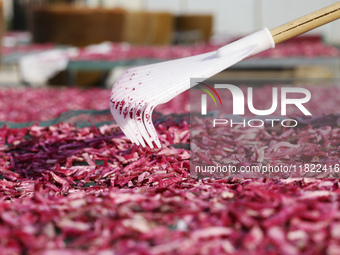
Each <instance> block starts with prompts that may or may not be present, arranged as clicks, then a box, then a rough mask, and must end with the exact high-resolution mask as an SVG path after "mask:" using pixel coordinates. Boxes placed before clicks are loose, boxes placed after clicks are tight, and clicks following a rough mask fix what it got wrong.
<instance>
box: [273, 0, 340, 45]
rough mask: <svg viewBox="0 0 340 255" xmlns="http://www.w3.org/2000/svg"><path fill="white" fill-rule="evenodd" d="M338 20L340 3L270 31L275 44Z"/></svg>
mask: <svg viewBox="0 0 340 255" xmlns="http://www.w3.org/2000/svg"><path fill="white" fill-rule="evenodd" d="M339 18H340V2H337V3H335V4H332V5H330V6H327V7H325V8H323V9H320V10H318V11H315V12H312V13H310V14H307V15H305V16H303V17H301V18H298V19H296V20H293V21H290V22H288V23H286V24H283V25H281V26H279V27H276V28H274V29H272V30H270V33H271V35H272V37H273V39H274V42H275V44H278V43H280V42H283V41H286V40H288V39H290V38H292V37H294V36H297V35H300V34H303V33H305V32H307V31H309V30H312V29H314V28H317V27H320V26H322V25H324V24H327V23H329V22H331V21H333V20H336V19H339Z"/></svg>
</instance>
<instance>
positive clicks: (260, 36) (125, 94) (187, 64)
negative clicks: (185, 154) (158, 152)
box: [110, 28, 275, 148]
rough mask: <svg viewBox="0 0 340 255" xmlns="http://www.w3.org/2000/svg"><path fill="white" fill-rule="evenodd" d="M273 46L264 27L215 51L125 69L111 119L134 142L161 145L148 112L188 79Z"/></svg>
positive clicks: (115, 90)
mask: <svg viewBox="0 0 340 255" xmlns="http://www.w3.org/2000/svg"><path fill="white" fill-rule="evenodd" d="M274 46H275V44H274V41H273V38H272V36H271V34H270V32H269V30H268V29H267V28H265V29H263V30H260V31H258V32H256V33H254V34H251V35H249V36H247V37H244V38H242V39H240V40H238V41H236V42H233V43H231V44H228V45H227V46H224V47H222V48H220V49H219V50H217V51H213V52H208V53H205V54H201V55H196V56H192V57H187V58H182V59H177V60H172V61H166V62H162V63H157V64H152V65H146V66H141V67H136V68H131V69H129V70H127V71H126V72H125V73H124V74H123V75H122V76H121V77H120V78H119V79H118V80H117V81H116V83H115V85H114V86H113V89H112V93H111V98H110V108H111V112H112V115H113V116H114V119H115V120H116V122H117V123H118V125H119V126H120V127H121V129H122V131H123V132H124V134H125V135H126V136H127V137H128V138H129V139H130V140H131V141H132V142H133V143H136V144H137V145H139V144H141V145H142V146H145V145H146V144H148V145H149V146H150V147H151V148H153V142H154V143H155V144H156V145H157V147H159V148H160V147H161V143H160V141H159V139H158V135H157V132H156V130H155V128H154V126H153V124H152V112H153V109H154V108H155V107H156V106H157V105H158V104H163V103H166V102H168V101H169V100H171V99H172V98H174V97H176V96H177V95H179V94H180V93H182V92H184V91H186V90H188V89H189V88H190V78H191V77H195V78H209V77H211V76H213V75H215V74H217V73H219V72H221V71H222V70H224V69H226V68H228V67H229V66H231V65H233V64H235V63H237V62H239V61H241V60H242V59H244V58H246V57H248V56H251V55H253V54H257V53H259V52H261V51H263V50H267V49H269V48H273V47H274Z"/></svg>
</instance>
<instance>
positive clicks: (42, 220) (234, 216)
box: [0, 88, 340, 254]
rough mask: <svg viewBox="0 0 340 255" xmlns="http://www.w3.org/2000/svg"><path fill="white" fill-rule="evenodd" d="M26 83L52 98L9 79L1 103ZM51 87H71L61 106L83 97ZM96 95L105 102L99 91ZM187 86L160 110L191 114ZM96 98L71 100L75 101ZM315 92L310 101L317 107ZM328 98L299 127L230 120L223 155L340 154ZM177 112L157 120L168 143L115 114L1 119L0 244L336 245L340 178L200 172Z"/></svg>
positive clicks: (156, 248)
mask: <svg viewBox="0 0 340 255" xmlns="http://www.w3.org/2000/svg"><path fill="white" fill-rule="evenodd" d="M23 91H25V92H26V94H27V95H29V97H31V98H34V101H35V100H38V98H39V100H40V101H41V102H39V103H42V104H43V103H44V102H45V101H47V98H44V97H40V96H39V95H42V94H45V95H46V96H47V95H48V94H49V93H50V92H48V91H47V90H44V89H37V90H33V89H25V90H18V91H17V92H15V90H10V89H8V90H4V91H3V92H2V94H1V95H3V96H1V100H0V101H2V100H3V99H4V100H5V97H6V96H9V95H11V96H12V97H13V98H14V97H15V96H14V94H15V93H17V95H18V96H17V98H20V95H21V96H22V95H24V94H25V93H23ZM52 91H53V93H61V94H62V95H64V96H58V95H56V97H57V98H58V100H59V107H60V109H61V108H63V106H62V105H63V104H64V102H68V101H70V98H72V97H71V96H70V95H77V96H80V95H82V96H84V94H82V93H83V92H80V91H77V90H75V89H67V90H65V91H63V92H62V91H57V90H56V91H54V90H52ZM67 91H69V93H70V94H69V95H68V96H67ZM269 91H270V90H268V89H267V88H264V89H263V91H262V93H264V94H266V93H269ZM326 91H327V90H325V91H324V92H321V90H320V93H318V88H315V90H314V91H313V92H312V94H313V95H315V97H317V98H321V97H324V96H327V95H331V94H332V93H334V91H336V89H335V88H332V89H331V90H330V91H328V92H326ZM6 93H7V94H6ZM35 93H36V95H34V94H35ZM40 93H42V94H40ZM51 93H52V92H51ZM84 93H85V92H84ZM88 93H92V94H93V96H92V98H93V100H97V99H96V97H95V96H94V91H92V92H88ZM96 93H98V94H97V95H98V98H99V97H101V98H104V97H105V96H107V95H104V94H105V93H107V91H106V92H105V93H104V92H103V95H102V94H101V91H96ZM107 94H108V95H109V93H107ZM256 95H260V94H256ZM186 96H187V95H185V94H183V95H181V96H179V97H178V98H176V99H174V101H171V102H169V103H168V104H167V105H164V106H159V107H158V110H159V111H161V112H162V109H167V110H168V109H169V108H170V109H172V112H173V113H174V112H180V111H183V113H184V110H183V109H185V108H186V107H187V106H188V103H189V102H188V100H187V97H186ZM50 100H51V101H53V100H54V99H51V98H50ZM87 100H89V97H87V96H84V98H83V99H79V98H74V102H73V103H74V105H73V106H72V107H74V108H76V107H83V106H84V105H88V104H90V102H88V101H87ZM56 101H57V100H56ZM9 102H10V101H8V103H9ZM15 102H16V104H18V105H20V106H21V108H20V111H19V106H18V108H17V113H18V116H19V113H22V114H23V115H24V116H31V117H32V118H33V119H35V120H38V119H44V118H45V117H43V116H44V114H45V113H44V112H43V111H41V112H39V111H36V112H35V114H34V115H32V114H31V115H30V113H32V110H31V108H34V107H37V106H35V105H34V104H32V101H30V100H26V99H25V98H24V96H23V98H22V100H21V101H20V100H19V101H15ZM35 102H37V101H35ZM313 102H314V101H312V102H311V104H310V105H309V106H308V108H309V109H315V111H317V109H318V107H317V104H316V103H317V101H315V102H316V103H313ZM14 104H15V103H14V101H13V102H12V105H13V107H15V105H14ZM103 104H104V103H103ZM103 104H100V103H98V105H96V107H98V108H99V109H100V108H101V107H103V108H104V107H105V106H104V105H103ZM327 104H328V103H327V102H325V108H323V109H327V110H329V115H325V116H322V115H318V114H315V116H313V117H312V118H306V119H301V122H302V123H303V127H302V128H297V129H294V130H285V129H281V130H271V131H270V130H269V131H268V130H256V132H254V131H251V130H249V129H246V128H245V129H236V130H229V131H228V136H227V137H226V138H225V139H226V140H225V143H224V144H225V146H224V148H221V149H219V148H216V151H215V154H216V155H217V154H221V155H222V156H224V157H226V158H233V159H234V160H235V164H238V165H247V164H249V162H253V161H258V160H262V161H263V160H267V161H273V160H276V158H275V157H278V156H282V157H287V156H288V158H292V157H298V158H304V160H325V161H334V162H338V163H339V150H338V147H339V144H340V139H339V136H340V129H339V127H338V123H339V122H338V119H339V116H338V115H337V114H336V109H334V108H332V105H331V104H330V103H329V106H328V105H327ZM52 105H53V103H51V105H50V106H51V108H52V107H54V106H52ZM162 107H163V108H162ZM9 108H10V106H8V108H7V109H9ZM63 109H65V108H63ZM0 110H1V114H3V115H2V116H3V119H9V117H8V115H6V111H5V110H2V109H0ZM51 110H52V109H51ZM311 111H312V110H311ZM313 111H314V110H313ZM313 113H314V112H313ZM330 113H333V114H330ZM50 116H52V115H50ZM54 116H55V115H54ZM179 116H182V117H181V118H178V116H175V117H171V116H169V117H167V118H164V119H159V120H157V121H155V126H156V129H157V132H158V133H159V136H160V140H161V143H162V148H161V149H150V148H142V147H139V146H135V145H132V144H131V143H130V142H129V141H128V139H127V138H125V136H124V135H123V134H122V133H121V131H120V129H119V128H118V126H117V125H115V124H112V125H104V126H101V127H99V128H95V127H86V128H77V127H75V126H72V125H71V124H67V123H63V124H58V125H54V126H48V127H39V126H37V125H33V126H31V127H27V128H21V129H10V128H7V127H6V126H4V127H2V128H1V129H0V198H1V199H0V240H1V242H0V254H106V253H107V254H112V253H115V254H337V251H338V249H339V240H340V225H339V211H340V208H339V204H340V199H339V193H340V187H339V182H338V179H314V178H305V179H302V178H297V179H293V178H290V179H270V178H265V179H250V178H248V179H245V178H239V179H237V178H228V177H226V178H222V179H216V180H213V179H207V180H204V179H203V180H197V179H193V178H191V177H190V151H189V150H188V146H189V143H190V123H189V122H188V121H187V120H186V118H185V115H179ZM27 120H31V119H29V118H28V117H26V118H23V119H21V121H27ZM320 123H321V124H323V125H322V126H321V125H320ZM241 136H242V138H241ZM247 141H248V142H249V141H252V142H253V143H251V144H246V142H247ZM215 142H216V140H214V139H213V137H212V136H211V135H210V134H206V135H203V136H202V141H201V143H202V144H204V145H209V144H211V143H215ZM300 144H305V145H306V146H305V147H304V150H301V149H300V147H299V146H297V145H300ZM261 146H267V147H266V148H265V149H261V148H262V147H261ZM191 149H193V148H191ZM264 150H267V152H266V153H265V154H264V153H263V151H264ZM235 155H236V157H235ZM201 157H202V158H204V159H205V160H208V161H209V160H211V157H209V155H206V154H202V155H201Z"/></svg>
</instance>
